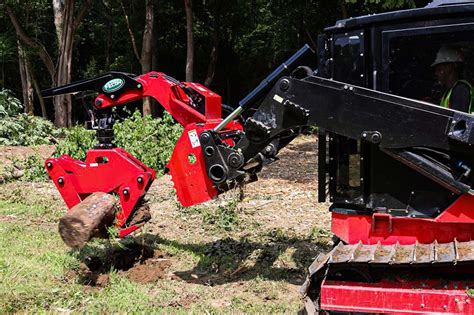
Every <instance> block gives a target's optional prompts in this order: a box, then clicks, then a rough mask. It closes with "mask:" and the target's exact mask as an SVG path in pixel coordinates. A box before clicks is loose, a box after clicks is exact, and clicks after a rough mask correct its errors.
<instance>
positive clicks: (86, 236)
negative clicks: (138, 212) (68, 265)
mask: <svg viewBox="0 0 474 315" xmlns="http://www.w3.org/2000/svg"><path fill="white" fill-rule="evenodd" d="M115 203H116V200H115V197H114V196H112V195H109V194H107V193H103V192H97V193H93V194H92V195H90V196H88V197H87V198H85V199H84V200H83V201H82V202H81V203H79V204H77V205H76V206H74V207H73V208H71V209H70V210H69V211H68V212H67V213H66V214H65V215H64V216H63V217H62V218H61V219H60V220H59V234H60V235H61V238H62V239H63V241H64V243H66V245H67V246H69V247H72V248H82V247H84V246H85V245H86V244H87V242H88V241H89V240H90V239H92V238H93V237H94V236H98V235H99V234H103V233H104V232H106V230H107V227H108V226H109V225H111V224H112V223H113V220H114V217H115Z"/></svg>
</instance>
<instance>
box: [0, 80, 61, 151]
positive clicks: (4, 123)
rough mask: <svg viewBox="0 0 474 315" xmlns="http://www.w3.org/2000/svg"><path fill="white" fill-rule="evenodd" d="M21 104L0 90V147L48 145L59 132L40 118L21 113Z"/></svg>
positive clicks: (8, 93) (7, 92)
mask: <svg viewBox="0 0 474 315" xmlns="http://www.w3.org/2000/svg"><path fill="white" fill-rule="evenodd" d="M21 109H22V105H21V102H20V101H19V100H18V99H17V98H16V97H14V96H13V94H12V93H11V92H10V91H8V90H5V89H4V90H0V145H24V146H29V145H40V144H50V143H51V142H52V140H53V139H54V138H55V137H57V136H58V135H59V134H60V133H61V132H60V130H58V129H56V128H55V127H54V125H53V124H52V123H51V122H50V121H48V120H46V119H43V118H41V117H37V116H31V115H26V114H23V113H21Z"/></svg>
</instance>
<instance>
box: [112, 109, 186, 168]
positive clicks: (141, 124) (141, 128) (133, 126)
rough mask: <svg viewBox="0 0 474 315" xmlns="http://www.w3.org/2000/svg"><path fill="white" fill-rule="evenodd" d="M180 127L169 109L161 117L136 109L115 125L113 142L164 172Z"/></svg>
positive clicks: (181, 129)
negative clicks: (169, 112)
mask: <svg viewBox="0 0 474 315" xmlns="http://www.w3.org/2000/svg"><path fill="white" fill-rule="evenodd" d="M182 131H183V128H182V127H181V126H180V125H179V124H177V123H175V122H174V120H173V118H172V117H171V115H169V114H168V113H165V114H164V115H163V118H158V119H153V118H152V117H151V116H145V117H142V115H141V114H140V112H138V111H136V112H135V113H133V114H132V116H130V117H129V118H127V119H125V120H124V121H122V122H118V123H116V124H115V125H114V132H115V144H116V145H117V146H118V147H121V148H124V149H125V150H126V151H128V152H129V153H130V154H132V155H134V156H135V157H136V158H138V159H139V160H140V161H142V162H143V163H145V164H146V165H148V166H149V167H152V168H154V169H155V170H156V171H157V172H158V174H163V169H164V167H165V165H166V163H167V162H168V160H169V159H170V157H171V154H172V153H173V148H174V145H175V144H176V141H177V140H178V138H179V136H180V135H181V133H182Z"/></svg>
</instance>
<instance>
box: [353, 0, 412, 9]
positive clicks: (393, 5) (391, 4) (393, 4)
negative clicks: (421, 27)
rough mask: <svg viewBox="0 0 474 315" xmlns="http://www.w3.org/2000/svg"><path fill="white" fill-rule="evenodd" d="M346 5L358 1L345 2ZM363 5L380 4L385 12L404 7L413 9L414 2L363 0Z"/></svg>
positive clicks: (409, 0) (403, 0) (405, 0)
mask: <svg viewBox="0 0 474 315" xmlns="http://www.w3.org/2000/svg"><path fill="white" fill-rule="evenodd" d="M346 2H347V3H357V2H359V1H358V0H346ZM364 3H365V4H368V3H372V4H381V5H382V8H384V9H387V10H393V9H401V8H404V7H407V8H415V7H416V3H415V0H364Z"/></svg>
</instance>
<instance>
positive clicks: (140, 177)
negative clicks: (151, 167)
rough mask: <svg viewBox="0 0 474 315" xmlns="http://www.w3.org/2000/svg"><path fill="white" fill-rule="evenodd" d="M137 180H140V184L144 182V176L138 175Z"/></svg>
mask: <svg viewBox="0 0 474 315" xmlns="http://www.w3.org/2000/svg"><path fill="white" fill-rule="evenodd" d="M137 182H138V183H139V184H141V183H143V176H141V175H140V176H138V177H137Z"/></svg>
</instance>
